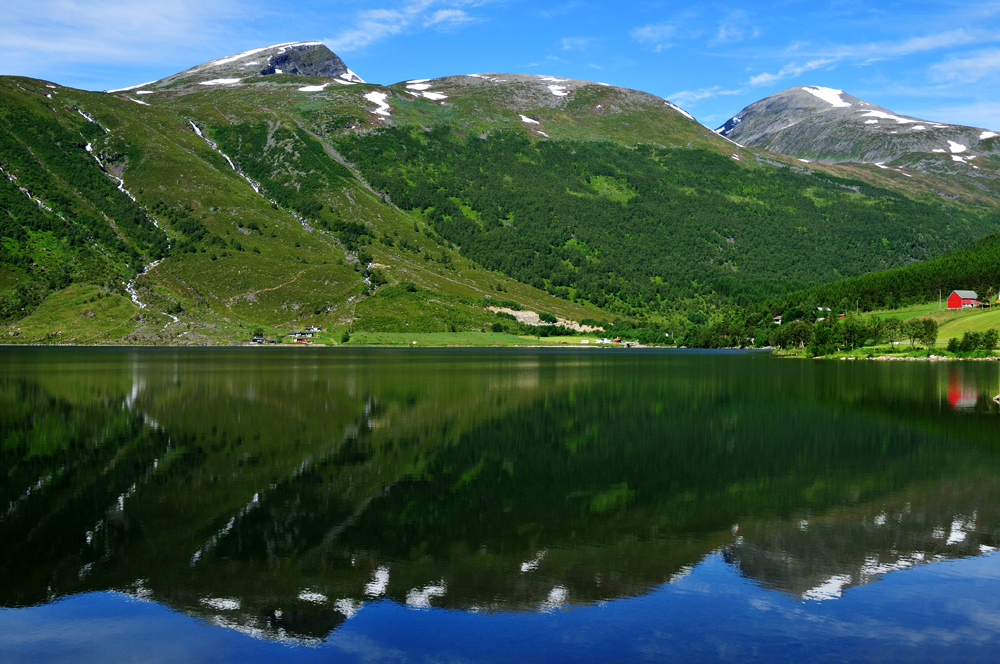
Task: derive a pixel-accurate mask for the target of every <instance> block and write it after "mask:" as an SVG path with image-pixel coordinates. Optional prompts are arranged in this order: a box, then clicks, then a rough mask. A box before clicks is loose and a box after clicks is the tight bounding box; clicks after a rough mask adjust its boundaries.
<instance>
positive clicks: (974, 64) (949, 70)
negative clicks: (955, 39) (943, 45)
mask: <svg viewBox="0 0 1000 664" xmlns="http://www.w3.org/2000/svg"><path fill="white" fill-rule="evenodd" d="M998 73H1000V49H996V48H994V49H985V50H982V51H978V52H976V53H972V54H971V55H967V56H964V57H951V58H948V59H947V60H944V61H943V62H939V63H937V64H935V65H933V66H932V67H931V75H932V76H933V77H934V78H935V79H936V80H939V81H954V82H960V83H976V82H977V81H980V80H982V79H984V78H992V77H995V76H997V74H998Z"/></svg>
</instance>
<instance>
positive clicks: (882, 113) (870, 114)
mask: <svg viewBox="0 0 1000 664" xmlns="http://www.w3.org/2000/svg"><path fill="white" fill-rule="evenodd" d="M861 117H863V118H881V119H882V120H895V121H896V122H897V123H899V124H913V123H914V122H917V120H911V119H909V118H901V117H899V116H898V115H893V114H892V113H886V112H885V111H868V112H867V113H862V114H861Z"/></svg>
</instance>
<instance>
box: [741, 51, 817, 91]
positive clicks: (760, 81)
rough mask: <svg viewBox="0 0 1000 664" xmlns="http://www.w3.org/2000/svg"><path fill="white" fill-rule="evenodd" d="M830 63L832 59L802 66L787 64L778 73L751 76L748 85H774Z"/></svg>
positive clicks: (811, 62) (813, 61)
mask: <svg viewBox="0 0 1000 664" xmlns="http://www.w3.org/2000/svg"><path fill="white" fill-rule="evenodd" d="M832 62H833V60H832V59H828V58H826V59H820V60H811V61H810V62H807V63H805V64H804V65H799V64H795V63H789V64H787V65H785V66H784V67H782V68H781V70H780V71H778V72H777V73H774V74H771V73H768V72H764V73H763V74H757V75H756V76H751V77H750V80H749V81H748V83H749V84H750V85H752V86H758V85H769V84H771V83H775V82H777V81H781V80H784V79H786V78H794V77H795V76H799V75H801V74H804V73H806V72H808V71H813V70H816V69H819V68H821V67H825V66H826V65H828V64H831V63H832Z"/></svg>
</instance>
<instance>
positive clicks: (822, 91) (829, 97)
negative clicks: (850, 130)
mask: <svg viewBox="0 0 1000 664" xmlns="http://www.w3.org/2000/svg"><path fill="white" fill-rule="evenodd" d="M802 89H803V90H805V91H806V92H808V93H809V94H811V95H814V96H816V97H819V98H820V99H822V100H823V101H825V102H826V103H828V104H830V105H831V106H835V107H837V108H850V107H851V105H850V104H849V103H847V102H846V101H844V100H843V99H842V98H841V96H840V95H842V94H844V91H843V90H834V89H833V88H821V87H819V86H818V85H812V86H804V87H803V88H802Z"/></svg>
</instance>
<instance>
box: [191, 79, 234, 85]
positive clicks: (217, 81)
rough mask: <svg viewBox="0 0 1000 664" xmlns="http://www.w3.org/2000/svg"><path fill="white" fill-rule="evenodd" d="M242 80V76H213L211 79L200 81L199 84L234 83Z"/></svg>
mask: <svg viewBox="0 0 1000 664" xmlns="http://www.w3.org/2000/svg"><path fill="white" fill-rule="evenodd" d="M242 80H243V79H241V78H213V79H212V80H211V81H198V85H232V84H233V83H239V82H240V81H242Z"/></svg>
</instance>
